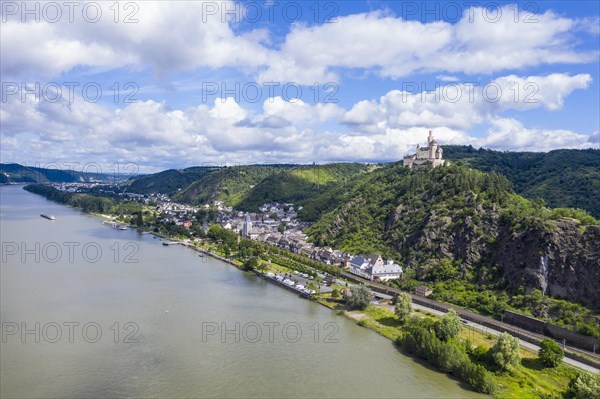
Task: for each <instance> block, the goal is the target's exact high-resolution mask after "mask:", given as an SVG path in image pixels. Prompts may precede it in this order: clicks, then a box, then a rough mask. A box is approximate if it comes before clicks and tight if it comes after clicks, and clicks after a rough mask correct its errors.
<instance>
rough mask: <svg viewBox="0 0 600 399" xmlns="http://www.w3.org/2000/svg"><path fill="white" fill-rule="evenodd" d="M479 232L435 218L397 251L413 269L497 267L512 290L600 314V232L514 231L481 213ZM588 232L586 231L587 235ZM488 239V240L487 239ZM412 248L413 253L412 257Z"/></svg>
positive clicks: (558, 224) (568, 227)
mask: <svg viewBox="0 0 600 399" xmlns="http://www.w3.org/2000/svg"><path fill="white" fill-rule="evenodd" d="M479 213H480V217H481V222H480V223H479V227H477V226H475V224H473V223H472V220H470V218H468V217H467V218H466V220H465V222H464V224H461V225H456V224H454V225H452V224H450V223H447V222H446V223H439V221H440V220H439V219H438V218H436V217H435V216H433V217H429V218H427V219H426V220H425V221H424V224H423V226H422V229H420V230H419V231H415V232H414V233H413V234H412V235H411V237H410V238H409V239H408V240H407V241H405V242H403V243H399V244H400V245H398V246H397V249H398V250H399V252H401V253H403V254H405V255H408V257H407V258H406V262H407V263H408V264H409V265H416V264H419V263H420V262H421V261H422V260H423V259H422V257H426V256H431V255H432V252H433V254H434V256H435V257H437V258H440V259H442V258H452V259H456V260H459V261H460V262H461V263H463V264H465V265H466V266H467V267H470V268H471V269H472V270H474V271H476V272H477V271H479V275H480V280H483V281H481V282H483V283H485V282H489V281H485V279H486V278H493V277H494V276H491V275H489V274H488V275H487V277H481V276H482V275H483V274H482V271H485V270H486V269H487V268H489V267H490V266H497V269H498V270H499V271H500V272H501V273H502V275H501V276H496V277H503V278H504V279H505V280H506V282H507V284H508V288H509V289H511V290H514V289H517V288H519V287H523V288H526V289H528V288H538V289H540V290H541V291H542V292H545V293H546V294H549V295H551V296H554V297H560V298H565V299H568V300H570V301H581V302H583V303H585V304H587V305H588V306H591V307H593V308H600V226H588V227H587V228H585V230H583V228H580V227H579V223H578V222H577V221H575V220H572V219H566V218H565V219H559V220H556V221H546V222H544V224H543V225H541V226H537V227H534V228H532V229H526V230H517V231H516V232H511V229H510V227H511V226H509V225H508V224H506V222H505V221H502V220H501V218H499V217H498V215H495V214H494V213H493V212H492V213H486V212H483V211H480V212H479ZM582 230H583V231H582ZM486 237H487V238H486ZM409 248H411V249H412V251H409Z"/></svg>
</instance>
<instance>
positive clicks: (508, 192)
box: [307, 163, 600, 307]
mask: <svg viewBox="0 0 600 399" xmlns="http://www.w3.org/2000/svg"><path fill="white" fill-rule="evenodd" d="M359 180H360V182H359V183H357V184H356V185H355V187H354V188H353V189H352V192H351V193H350V194H349V195H347V196H346V200H345V201H344V202H343V203H341V204H340V205H339V206H338V207H337V208H336V209H335V210H334V211H332V212H329V213H327V214H325V215H324V216H322V217H321V219H320V220H319V221H318V222H317V223H315V224H314V225H312V226H311V227H309V228H308V229H307V233H308V234H309V236H310V237H311V240H312V241H313V242H315V243H316V244H317V245H330V246H332V247H334V248H339V249H343V250H347V251H348V252H351V253H365V254H368V253H371V252H376V253H380V254H382V255H383V256H384V257H386V258H394V259H396V261H397V262H401V263H402V264H403V265H405V266H406V267H409V268H410V269H413V270H415V271H416V273H417V275H416V277H417V278H418V279H419V280H425V281H427V280H430V279H432V278H434V277H433V276H435V275H436V274H439V273H440V270H439V265H440V261H441V260H444V259H446V260H448V261H449V262H450V264H448V265H447V266H448V270H450V271H451V272H452V273H451V274H452V277H448V276H446V277H445V278H447V279H451V278H458V279H460V280H464V281H469V282H472V283H474V284H481V285H483V286H487V287H495V288H497V289H507V288H508V289H511V290H516V289H517V288H519V287H530V288H541V287H542V286H543V284H547V292H548V293H549V294H551V295H553V296H558V297H564V298H566V299H569V300H571V301H581V302H583V303H586V304H588V305H589V306H591V307H600V291H599V290H598V281H600V267H599V264H598V260H599V259H600V223H599V222H598V221H597V220H595V219H594V218H593V217H591V216H590V215H589V214H587V213H585V212H583V211H577V210H574V209H565V208H559V209H548V208H546V207H545V206H543V203H542V202H541V201H534V200H528V199H525V198H523V197H522V196H520V195H518V194H516V193H514V192H513V191H512V188H511V186H512V184H511V183H510V182H509V181H508V179H506V178H505V177H504V176H502V175H500V174H497V173H485V172H481V171H477V170H473V169H470V168H468V167H466V166H461V165H456V164H454V165H451V166H447V167H439V168H435V169H420V170H416V171H413V170H408V169H406V168H404V167H403V166H402V165H401V164H400V163H398V164H389V165H386V166H384V167H382V168H380V169H378V170H375V171H373V172H371V173H369V174H367V175H364V176H362V177H361V178H360V179H359ZM542 260H544V262H542ZM544 265H547V267H548V272H547V274H545V271H544V268H543V266H544ZM444 273H445V271H444Z"/></svg>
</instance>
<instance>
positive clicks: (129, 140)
mask: <svg viewBox="0 0 600 399" xmlns="http://www.w3.org/2000/svg"><path fill="white" fill-rule="evenodd" d="M51 3H52V2H35V4H37V8H31V9H30V10H33V11H31V12H29V13H27V12H25V11H24V10H23V9H22V8H21V7H22V6H21V4H22V3H21V2H11V1H2V2H1V5H2V24H1V26H0V27H1V32H0V33H1V39H0V40H1V57H2V64H1V68H0V72H1V74H2V89H1V90H2V93H1V94H2V103H1V105H2V112H1V113H0V123H1V126H0V140H1V141H0V143H1V144H2V146H1V149H0V155H1V158H2V162H20V163H24V164H28V165H33V164H40V165H44V164H45V163H49V162H58V163H59V164H60V163H65V164H66V163H70V164H72V163H77V164H79V165H84V164H86V163H97V164H100V165H103V166H105V167H108V165H112V164H114V163H135V164H138V165H139V166H140V171H142V172H149V171H155V170H161V169H165V168H181V167H187V166H192V165H201V164H203V163H221V164H222V163H225V164H236V163H263V162H264V163H270V162H282V163H284V162H306V163H309V162H320V163H322V162H333V161H360V162H387V161H394V160H398V159H400V158H401V157H402V156H403V155H405V154H407V153H409V152H410V151H412V149H413V148H414V146H415V145H416V144H417V143H422V142H424V141H425V137H426V135H427V132H428V130H429V129H432V130H433V131H434V134H435V135H436V137H437V138H438V140H439V142H440V143H441V144H442V145H444V144H472V145H473V146H475V147H485V148H493V149H498V150H513V151H549V150H552V149H556V148H598V147H599V142H598V140H599V135H598V132H599V130H600V127H599V125H600V114H599V110H598V109H599V108H600V107H599V106H598V105H599V103H600V99H599V96H600V94H599V93H600V86H599V84H600V83H599V79H600V76H599V72H598V71H599V62H600V61H599V59H600V58H599V57H600V56H599V51H600V36H599V31H600V20H599V16H600V10H599V8H600V3H599V2H597V1H579V2H578V1H568V2H566V1H565V2H550V1H548V2H530V1H529V2H517V3H515V2H495V3H490V2H481V3H479V2H467V1H465V2H433V1H430V2H423V1H415V2H407V1H403V2H400V1H394V2H387V1H358V0H357V1H344V2H330V1H321V2H316V1H306V2H293V1H264V0H261V1H241V2H230V1H229V2H228V1H203V2H202V1H194V2H166V1H164V2H126V1H124V2H120V3H118V7H115V6H114V2H112V1H110V2H76V8H75V9H74V10H73V13H72V15H69V10H68V9H66V8H60V9H56V8H55V7H54V6H53V5H51ZM54 4H56V3H54ZM58 4H59V5H60V4H61V3H60V2H59V3H58ZM31 7H35V6H31ZM84 10H85V12H84ZM98 10H100V12H101V13H100V14H99V13H98ZM117 10H118V13H117V12H116V11H117ZM36 13H37V15H36ZM36 17H38V20H37V21H36V20H35V19H36ZM128 17H129V19H128ZM71 19H72V20H71ZM36 85H37V86H36ZM69 87H72V88H73V90H72V98H71V97H70V96H69V94H71V92H70V91H69ZM83 87H86V89H87V91H84V90H83ZM98 88H100V90H101V93H100V92H98V91H97V89H98ZM27 90H30V91H32V93H28V92H27ZM57 90H58V91H57ZM115 94H118V96H115ZM128 96H129V97H128ZM127 98H128V99H129V100H132V101H126V99H127Z"/></svg>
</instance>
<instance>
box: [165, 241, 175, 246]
mask: <svg viewBox="0 0 600 399" xmlns="http://www.w3.org/2000/svg"><path fill="white" fill-rule="evenodd" d="M177 244H179V243H178V242H177V241H163V243H162V245H165V246H168V245H177Z"/></svg>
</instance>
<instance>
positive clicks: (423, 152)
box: [403, 130, 446, 169]
mask: <svg viewBox="0 0 600 399" xmlns="http://www.w3.org/2000/svg"><path fill="white" fill-rule="evenodd" d="M443 153H444V151H443V150H442V147H440V146H439V145H438V143H437V141H435V139H434V138H433V133H431V130H430V131H429V137H428V138H427V147H423V148H421V147H420V146H419V145H418V144H417V152H416V153H415V154H412V155H407V156H405V157H404V160H403V163H404V166H406V167H408V168H411V169H416V168H419V167H421V166H424V165H431V166H432V167H434V168H435V167H436V166H441V165H444V164H445V163H446V161H445V160H444V159H442V156H443Z"/></svg>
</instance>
